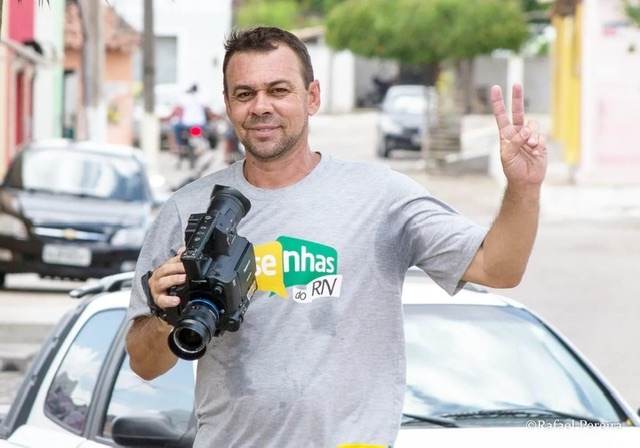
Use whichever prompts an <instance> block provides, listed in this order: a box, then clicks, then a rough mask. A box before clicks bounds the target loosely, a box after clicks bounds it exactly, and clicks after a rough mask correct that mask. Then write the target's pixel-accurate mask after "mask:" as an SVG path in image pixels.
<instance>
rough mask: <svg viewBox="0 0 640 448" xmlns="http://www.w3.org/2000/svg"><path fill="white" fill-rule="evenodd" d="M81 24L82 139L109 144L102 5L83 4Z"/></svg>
mask: <svg viewBox="0 0 640 448" xmlns="http://www.w3.org/2000/svg"><path fill="white" fill-rule="evenodd" d="M78 7H79V8H80V19H81V23H82V34H83V36H82V37H83V43H82V81H83V82H82V112H81V113H80V117H79V118H80V120H81V123H79V124H80V126H79V131H80V132H79V134H80V135H79V136H78V137H79V138H86V139H89V140H94V141H100V142H105V141H106V140H107V107H106V103H105V101H104V94H103V85H104V67H105V45H104V18H103V11H102V2H100V1H97V0H80V1H79V2H78Z"/></svg>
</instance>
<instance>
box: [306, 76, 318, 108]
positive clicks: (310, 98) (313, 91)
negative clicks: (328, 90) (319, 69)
mask: <svg viewBox="0 0 640 448" xmlns="http://www.w3.org/2000/svg"><path fill="white" fill-rule="evenodd" d="M319 109H320V82H319V81H318V80H317V79H316V80H313V81H312V82H311V84H309V88H308V89H307V110H308V112H309V115H315V113H316V112H318V110H319Z"/></svg>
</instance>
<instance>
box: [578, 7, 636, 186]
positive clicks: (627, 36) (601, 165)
mask: <svg viewBox="0 0 640 448" xmlns="http://www.w3.org/2000/svg"><path fill="white" fill-rule="evenodd" d="M582 7H583V11H582V14H583V18H582V48H581V64H580V66H579V67H576V69H577V70H579V76H580V77H581V84H582V88H581V97H582V98H581V113H580V115H581V128H580V159H579V160H580V162H579V165H578V167H577V171H576V180H577V181H578V182H588V183H596V184H598V183H603V184H632V183H635V184H640V139H638V138H637V137H636V135H635V131H637V130H640V29H639V28H638V27H637V26H634V25H631V24H629V20H628V19H627V17H626V15H625V13H624V9H623V2H622V1H621V0H583V5H582Z"/></svg>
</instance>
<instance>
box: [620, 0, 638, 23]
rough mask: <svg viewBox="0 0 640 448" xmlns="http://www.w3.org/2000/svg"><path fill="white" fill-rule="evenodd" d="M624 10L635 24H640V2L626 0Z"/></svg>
mask: <svg viewBox="0 0 640 448" xmlns="http://www.w3.org/2000/svg"><path fill="white" fill-rule="evenodd" d="M624 12H625V13H626V14H627V17H628V18H629V20H630V21H631V22H632V23H633V24H635V25H636V26H640V2H637V1H636V2H632V1H631V0H624Z"/></svg>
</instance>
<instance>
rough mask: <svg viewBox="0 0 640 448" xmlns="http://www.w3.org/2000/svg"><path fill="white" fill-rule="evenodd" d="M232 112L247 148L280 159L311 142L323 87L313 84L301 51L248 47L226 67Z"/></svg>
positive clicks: (256, 154)
mask: <svg viewBox="0 0 640 448" xmlns="http://www.w3.org/2000/svg"><path fill="white" fill-rule="evenodd" d="M226 80H227V85H226V87H227V95H226V96H225V104H226V107H227V115H228V117H229V120H230V121H231V123H232V124H233V127H234V129H235V131H236V134H237V135H238V138H239V139H240V141H241V142H242V144H243V145H244V147H245V150H246V152H247V153H248V154H249V155H251V156H253V157H254V158H256V159H257V160H262V161H269V160H275V159H279V158H281V157H283V156H286V155H287V154H290V153H292V152H293V151H295V150H296V149H301V148H305V149H306V146H307V136H308V128H307V126H308V119H309V116H310V115H313V114H315V113H316V112H317V111H318V108H319V106H320V87H319V85H318V82H317V81H313V82H312V83H311V85H310V86H309V88H308V89H307V88H306V87H305V85H304V81H303V77H302V68H301V64H300V61H299V59H298V57H297V56H296V54H295V52H294V51H293V50H292V49H291V48H289V47H288V46H286V45H283V44H281V45H280V46H279V47H278V48H277V49H275V50H273V51H270V52H268V53H264V52H254V51H252V52H242V53H236V54H234V55H233V56H232V57H231V59H230V60H229V64H228V65H227V72H226Z"/></svg>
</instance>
